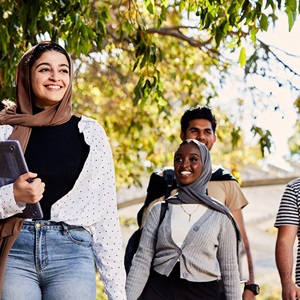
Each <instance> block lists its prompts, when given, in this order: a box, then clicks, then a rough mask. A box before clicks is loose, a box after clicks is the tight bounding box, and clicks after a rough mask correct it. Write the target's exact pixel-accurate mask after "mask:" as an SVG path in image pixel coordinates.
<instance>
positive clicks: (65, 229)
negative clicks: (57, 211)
mask: <svg viewBox="0 0 300 300" xmlns="http://www.w3.org/2000/svg"><path fill="white" fill-rule="evenodd" d="M61 226H62V228H63V235H67V234H68V225H67V224H66V223H64V222H61Z"/></svg>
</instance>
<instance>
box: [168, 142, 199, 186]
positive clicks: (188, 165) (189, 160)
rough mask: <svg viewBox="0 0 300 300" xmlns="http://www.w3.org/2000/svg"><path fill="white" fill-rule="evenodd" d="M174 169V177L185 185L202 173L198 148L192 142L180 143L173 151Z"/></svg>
mask: <svg viewBox="0 0 300 300" xmlns="http://www.w3.org/2000/svg"><path fill="white" fill-rule="evenodd" d="M174 170H175V176H176V179H177V180H178V181H179V182H180V183H181V184H182V185H187V184H191V183H193V182H194V181H195V180H197V179H198V178H199V177H200V175H201V173H202V160H201V154H200V150H199V148H198V146H197V145H195V144H194V143H188V144H183V145H181V146H180V147H179V148H178V150H177V151H176V153H175V157H174Z"/></svg>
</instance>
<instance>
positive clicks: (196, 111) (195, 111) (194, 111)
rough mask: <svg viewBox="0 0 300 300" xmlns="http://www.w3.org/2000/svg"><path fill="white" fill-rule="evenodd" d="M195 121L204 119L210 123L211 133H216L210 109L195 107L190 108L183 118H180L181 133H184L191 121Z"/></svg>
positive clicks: (213, 117)
mask: <svg viewBox="0 0 300 300" xmlns="http://www.w3.org/2000/svg"><path fill="white" fill-rule="evenodd" d="M195 119H205V120H208V121H209V122H210V123H211V127H212V130H213V133H214V134H215V133H216V129H217V120H216V117H215V116H214V115H213V113H212V112H211V109H210V108H209V107H207V106H200V105H197V106H195V107H190V108H189V109H187V110H186V111H185V113H184V114H183V116H182V117H181V121H180V124H181V132H183V133H184V134H185V133H186V131H187V129H188V127H189V123H190V121H193V120H195Z"/></svg>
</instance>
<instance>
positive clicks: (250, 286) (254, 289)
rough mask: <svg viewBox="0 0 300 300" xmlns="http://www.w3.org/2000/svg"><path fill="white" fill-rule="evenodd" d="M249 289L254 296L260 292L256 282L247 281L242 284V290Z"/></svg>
mask: <svg viewBox="0 0 300 300" xmlns="http://www.w3.org/2000/svg"><path fill="white" fill-rule="evenodd" d="M247 290H249V291H251V292H252V293H253V294H254V295H255V296H256V295H258V294H259V293H260V287H259V285H258V284H256V283H251V282H247V283H245V286H244V291H247Z"/></svg>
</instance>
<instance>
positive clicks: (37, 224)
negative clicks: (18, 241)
mask: <svg viewBox="0 0 300 300" xmlns="http://www.w3.org/2000/svg"><path fill="white" fill-rule="evenodd" d="M23 228H24V229H33V228H43V229H47V230H71V229H83V227H82V226H78V225H69V224H66V223H64V222H52V221H45V220H36V221H24V223H23Z"/></svg>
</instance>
